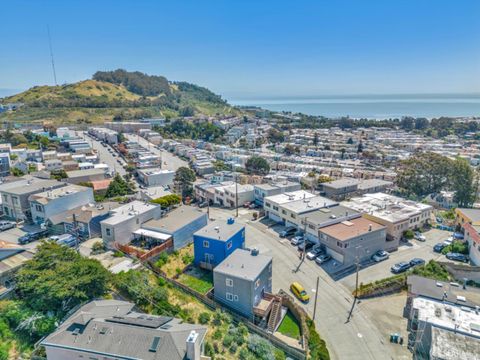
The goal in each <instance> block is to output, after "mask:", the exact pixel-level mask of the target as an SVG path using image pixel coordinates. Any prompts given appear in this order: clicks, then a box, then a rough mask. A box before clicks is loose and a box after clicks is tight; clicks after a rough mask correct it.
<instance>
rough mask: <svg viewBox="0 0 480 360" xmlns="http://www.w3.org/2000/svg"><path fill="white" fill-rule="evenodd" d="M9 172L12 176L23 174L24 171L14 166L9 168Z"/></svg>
mask: <svg viewBox="0 0 480 360" xmlns="http://www.w3.org/2000/svg"><path fill="white" fill-rule="evenodd" d="M10 172H11V173H12V175H13V176H16V177H19V176H23V175H25V173H24V172H23V171H22V170H20V169H18V168H15V167H14V168H11V169H10Z"/></svg>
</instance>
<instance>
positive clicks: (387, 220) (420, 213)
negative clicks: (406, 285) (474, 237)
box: [342, 193, 433, 251]
mask: <svg viewBox="0 0 480 360" xmlns="http://www.w3.org/2000/svg"><path fill="white" fill-rule="evenodd" d="M342 205H343V206H345V207H348V208H351V209H353V210H355V211H358V212H361V213H362V214H363V215H364V217H366V218H367V219H370V220H373V221H375V222H378V223H380V224H382V225H384V226H386V228H387V242H388V247H387V249H385V250H388V251H391V250H396V249H397V248H398V245H399V242H400V240H401V239H402V237H403V233H404V232H405V231H406V230H409V229H412V230H414V229H418V228H421V227H423V226H424V225H425V224H427V223H428V222H429V221H430V217H431V214H432V210H433V208H432V207H431V206H430V205H426V204H422V203H418V202H415V201H411V200H405V199H402V198H400V197H398V196H393V195H388V194H385V193H375V194H365V195H363V196H361V197H354V198H351V199H350V200H349V201H344V202H342Z"/></svg>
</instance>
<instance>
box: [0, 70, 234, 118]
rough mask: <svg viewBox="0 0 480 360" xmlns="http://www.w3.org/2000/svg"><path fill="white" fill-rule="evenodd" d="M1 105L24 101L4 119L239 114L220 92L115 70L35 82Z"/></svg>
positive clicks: (0, 115) (2, 114) (3, 101)
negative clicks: (55, 82)
mask: <svg viewBox="0 0 480 360" xmlns="http://www.w3.org/2000/svg"><path fill="white" fill-rule="evenodd" d="M0 103H24V104H25V106H23V107H21V108H20V109H18V110H16V111H13V112H8V113H1V114H0V121H17V122H32V121H44V120H49V121H53V122H56V123H101V122H104V121H109V120H113V119H116V120H131V119H137V118H140V117H154V116H165V117H177V116H179V115H188V116H190V115H192V114H194V115H201V114H204V115H209V116H211V115H216V114H222V115H223V114H229V115H231V114H237V113H238V110H236V109H234V108H232V107H231V106H230V105H229V104H227V102H226V101H224V100H223V99H222V98H221V97H220V96H219V95H216V94H214V93H212V92H211V91H210V90H208V89H206V88H203V87H200V86H197V85H193V84H189V83H186V82H177V83H172V82H168V80H167V79H166V78H164V77H162V76H150V75H146V74H142V73H139V72H126V71H125V70H115V71H110V72H97V73H95V74H94V76H93V79H91V80H84V81H80V82H77V83H73V84H66V85H59V86H35V87H33V88H31V89H29V90H27V91H24V92H22V93H20V94H17V95H13V96H10V97H6V98H4V99H0Z"/></svg>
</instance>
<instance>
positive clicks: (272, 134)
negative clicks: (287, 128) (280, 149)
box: [267, 128, 285, 143]
mask: <svg viewBox="0 0 480 360" xmlns="http://www.w3.org/2000/svg"><path fill="white" fill-rule="evenodd" d="M267 139H268V141H269V142H271V143H282V142H284V141H285V136H284V135H283V132H281V131H279V130H277V129H275V128H270V129H269V130H268V133H267Z"/></svg>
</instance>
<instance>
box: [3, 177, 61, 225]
mask: <svg viewBox="0 0 480 360" xmlns="http://www.w3.org/2000/svg"><path fill="white" fill-rule="evenodd" d="M66 185H67V184H66V183H64V182H60V181H57V180H46V179H39V178H36V177H33V176H28V175H27V176H25V177H23V178H22V179H21V180H19V181H15V182H11V183H5V184H1V185H0V194H1V196H2V208H3V213H4V215H5V216H6V217H8V218H10V219H14V220H17V221H21V220H27V221H28V220H31V219H32V213H31V208H30V202H29V197H30V196H31V195H33V194H38V193H42V192H44V191H46V190H47V189H48V190H55V189H57V188H61V187H64V186H66Z"/></svg>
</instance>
